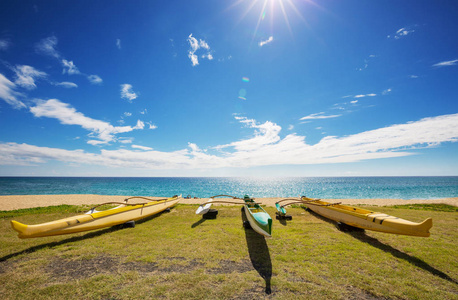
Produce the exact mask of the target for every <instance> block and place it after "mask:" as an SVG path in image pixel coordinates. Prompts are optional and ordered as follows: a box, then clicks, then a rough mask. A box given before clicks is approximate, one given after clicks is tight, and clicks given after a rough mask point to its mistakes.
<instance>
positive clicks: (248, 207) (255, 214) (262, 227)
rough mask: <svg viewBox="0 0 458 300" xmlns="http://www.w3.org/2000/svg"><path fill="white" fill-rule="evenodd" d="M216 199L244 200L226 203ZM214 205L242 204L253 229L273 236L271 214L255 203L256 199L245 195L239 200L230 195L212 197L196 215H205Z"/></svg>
mask: <svg viewBox="0 0 458 300" xmlns="http://www.w3.org/2000/svg"><path fill="white" fill-rule="evenodd" d="M216 197H229V198H232V199H234V200H242V201H243V202H236V201H226V200H216V201H215V200H214V198H216ZM213 203H229V204H242V205H243V210H244V211H245V215H246V217H247V220H248V222H249V224H250V226H251V228H252V229H253V230H254V231H256V232H257V233H259V234H261V235H263V236H265V237H271V236H272V218H271V217H270V216H269V214H268V213H267V212H266V211H265V210H264V209H263V208H262V207H261V206H260V205H259V203H256V202H255V201H254V198H250V197H249V196H247V195H245V197H243V199H242V198H237V197H234V196H229V195H218V196H213V197H210V199H209V200H208V201H207V202H206V203H203V204H201V205H200V206H199V207H198V208H197V210H196V214H198V215H204V214H206V213H207V212H208V211H209V210H210V207H211V205H212V204H213Z"/></svg>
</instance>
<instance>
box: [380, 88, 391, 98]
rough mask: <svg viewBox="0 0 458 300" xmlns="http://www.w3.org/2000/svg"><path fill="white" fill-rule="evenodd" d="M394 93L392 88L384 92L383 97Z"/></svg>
mask: <svg viewBox="0 0 458 300" xmlns="http://www.w3.org/2000/svg"><path fill="white" fill-rule="evenodd" d="M392 91H393V90H392V89H391V88H389V89H386V90H383V92H382V95H384V96H385V95H388V94H389V93H391V92H392Z"/></svg>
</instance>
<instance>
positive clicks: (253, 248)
mask: <svg viewBox="0 0 458 300" xmlns="http://www.w3.org/2000/svg"><path fill="white" fill-rule="evenodd" d="M242 220H243V221H244V222H245V221H248V219H247V217H246V215H245V210H243V211H242ZM245 238H246V243H247V245H248V253H249V254H250V260H251V263H252V264H253V267H254V269H255V270H256V271H257V272H258V273H259V275H261V277H262V278H263V279H264V280H265V282H266V289H265V292H266V294H271V293H272V289H271V283H270V280H271V278H272V261H271V259H270V253H269V248H268V247H267V243H266V239H265V238H264V237H263V236H262V235H260V234H259V233H257V232H256V231H254V230H253V229H248V228H245Z"/></svg>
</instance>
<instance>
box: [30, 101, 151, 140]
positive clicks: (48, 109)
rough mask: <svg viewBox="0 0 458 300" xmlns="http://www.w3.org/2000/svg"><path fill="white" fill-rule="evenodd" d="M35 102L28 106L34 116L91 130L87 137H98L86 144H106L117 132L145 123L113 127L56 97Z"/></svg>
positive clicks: (143, 125)
mask: <svg viewBox="0 0 458 300" xmlns="http://www.w3.org/2000/svg"><path fill="white" fill-rule="evenodd" d="M35 102H36V106H33V107H30V112H31V113H32V114H33V115H34V116H35V117H38V118H40V117H47V118H54V119H57V120H59V121H60V123H61V124H64V125H79V126H81V127H82V128H84V129H86V130H88V131H90V132H91V133H90V134H89V137H91V138H96V139H98V140H90V141H88V144H91V145H99V144H107V143H109V142H112V141H116V137H115V135H116V134H118V133H126V132H130V131H133V130H136V129H143V128H144V127H145V124H144V123H143V122H142V121H140V120H138V121H137V125H136V126H134V127H131V126H116V127H115V126H112V125H111V124H110V123H108V122H104V121H100V120H95V119H92V118H89V117H86V116H85V115H83V114H82V113H80V112H78V111H76V109H75V108H73V107H71V106H70V105H69V104H67V103H63V102H61V101H59V100H57V99H50V100H36V101H35Z"/></svg>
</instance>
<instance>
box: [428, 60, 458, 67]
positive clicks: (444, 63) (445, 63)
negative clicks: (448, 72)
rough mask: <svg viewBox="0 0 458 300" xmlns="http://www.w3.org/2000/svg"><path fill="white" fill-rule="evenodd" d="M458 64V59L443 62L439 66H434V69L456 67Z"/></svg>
mask: <svg viewBox="0 0 458 300" xmlns="http://www.w3.org/2000/svg"><path fill="white" fill-rule="evenodd" d="M456 63H458V59H454V60H448V61H442V62H439V63H437V64H434V65H433V67H448V66H455V65H456Z"/></svg>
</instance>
